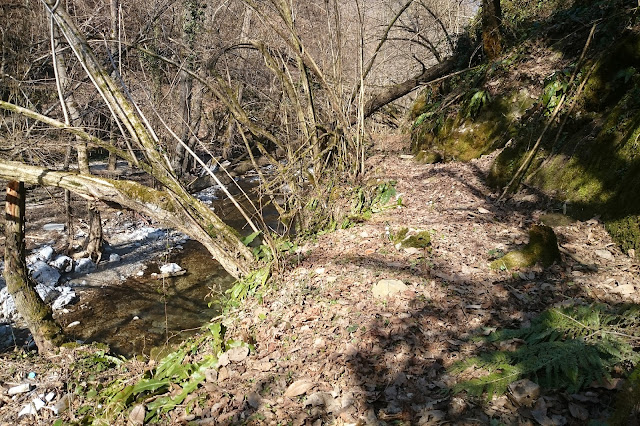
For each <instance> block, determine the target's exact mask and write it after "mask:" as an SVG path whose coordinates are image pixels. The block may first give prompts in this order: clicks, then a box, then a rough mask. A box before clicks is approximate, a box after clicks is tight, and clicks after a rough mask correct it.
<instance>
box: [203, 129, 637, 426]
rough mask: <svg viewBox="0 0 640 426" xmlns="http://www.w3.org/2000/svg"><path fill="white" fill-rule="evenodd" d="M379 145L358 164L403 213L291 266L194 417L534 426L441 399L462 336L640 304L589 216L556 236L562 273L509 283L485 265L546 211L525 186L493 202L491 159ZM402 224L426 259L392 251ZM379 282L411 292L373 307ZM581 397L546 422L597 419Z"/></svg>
mask: <svg viewBox="0 0 640 426" xmlns="http://www.w3.org/2000/svg"><path fill="white" fill-rule="evenodd" d="M384 143H385V144H386V146H387V149H386V150H385V151H384V152H379V153H378V154H377V155H375V156H374V157H373V158H371V159H370V160H369V161H368V165H369V170H370V176H369V177H370V178H380V179H384V180H396V181H397V190H398V192H399V194H400V197H401V198H402V202H403V205H404V206H403V207H402V208H394V209H390V210H386V211H384V212H382V213H379V214H375V215H374V217H373V218H372V219H371V220H370V221H367V222H366V223H364V224H362V225H359V226H356V227H354V228H350V229H347V230H340V231H337V232H335V233H332V234H328V235H323V236H321V237H318V240H317V243H313V244H309V245H308V246H306V247H305V248H304V249H303V250H302V255H301V256H300V263H299V265H298V266H297V267H294V268H292V269H291V270H289V271H287V272H286V273H284V274H283V275H282V276H280V277H278V280H279V282H281V283H282V284H281V289H280V290H278V291H274V292H272V293H271V294H270V295H269V296H267V298H266V299H265V300H264V303H263V304H262V305H256V306H254V307H252V308H251V309H248V310H246V311H245V312H243V313H242V314H241V318H242V320H241V321H239V322H236V323H233V324H230V326H231V329H230V331H231V333H232V334H234V335H237V336H252V338H253V339H255V342H256V349H257V350H256V353H255V354H252V355H251V356H250V357H249V358H248V359H247V360H245V361H243V362H241V363H238V364H234V363H231V364H230V365H228V366H227V367H225V371H223V372H220V373H218V382H217V384H215V385H212V386H209V398H210V399H211V401H212V402H213V401H216V402H215V405H214V407H215V410H212V411H213V412H204V413H198V414H200V415H204V416H205V417H206V416H207V415H211V416H213V418H216V419H217V421H216V422H221V423H224V422H225V421H227V422H229V423H236V422H239V421H241V420H242V419H247V418H248V416H250V415H253V417H252V418H254V419H262V420H256V421H255V422H254V423H253V424H277V423H279V422H282V423H286V422H290V421H291V422H293V424H318V425H319V424H439V423H441V422H443V421H449V422H454V423H456V424H488V423H489V421H490V418H495V419H498V420H500V421H502V422H504V423H506V424H514V423H518V422H524V424H527V423H529V424H533V423H532V422H533V421H532V420H531V412H530V411H531V410H530V409H528V408H525V407H522V408H518V407H517V406H516V405H515V404H514V403H513V402H511V401H510V400H509V399H508V398H507V397H501V398H498V399H496V400H494V401H492V402H491V403H486V404H483V403H482V401H477V400H476V401H472V400H466V399H464V398H463V397H459V396H454V397H451V396H447V395H446V392H445V390H446V389H447V387H448V386H449V385H451V384H452V383H453V378H451V377H449V376H447V375H446V374H445V372H444V369H445V368H446V367H448V366H449V365H451V363H452V362H454V361H456V360H459V359H463V358H465V357H467V356H469V354H471V353H472V352H473V351H474V349H475V348H476V344H473V343H467V342H466V338H467V337H469V336H470V335H471V334H472V333H474V332H475V331H476V330H478V329H480V328H481V327H510V326H520V325H521V323H522V321H527V320H528V319H530V318H531V317H533V316H535V315H536V314H537V313H538V312H539V311H541V310H543V309H545V308H546V307H549V306H552V305H556V304H567V303H581V302H584V303H589V302H592V301H607V302H614V303H617V302H621V301H623V300H625V301H632V298H635V302H636V303H637V302H638V292H637V291H634V292H632V293H631V294H628V292H629V288H630V287H629V286H628V285H627V284H631V285H632V286H633V284H634V283H638V282H639V280H638V265H637V264H636V263H634V262H633V261H632V259H630V258H628V257H627V256H625V255H623V254H622V253H620V252H619V250H618V249H617V248H616V247H615V246H614V245H613V244H612V243H611V240H610V239H609V237H608V235H607V234H606V232H605V230H604V229H603V227H602V225H601V224H600V223H599V222H598V221H597V220H596V219H594V220H590V221H588V222H574V223H570V224H566V225H564V226H556V227H554V229H555V232H556V233H557V235H558V239H559V242H560V245H561V247H562V249H563V251H564V253H565V254H564V255H563V257H564V262H563V264H562V265H554V266H552V267H550V268H548V269H545V270H543V269H542V268H540V267H534V268H530V269H528V270H525V271H520V272H519V273H516V274H515V275H513V274H512V273H510V272H506V271H505V272H496V271H493V270H491V269H489V267H488V264H489V259H490V251H491V250H495V249H502V250H504V251H505V252H506V251H508V250H510V249H512V248H514V247H517V246H519V245H521V244H524V243H526V242H527V239H528V237H527V231H528V229H529V227H530V225H531V224H533V223H536V222H538V221H539V220H540V217H541V216H542V215H543V214H545V213H550V212H552V207H554V206H551V205H547V204H546V203H545V201H544V200H543V199H542V197H540V196H537V195H535V194H532V193H527V192H526V191H525V192H523V193H522V194H520V195H519V196H518V197H516V198H515V199H514V200H512V201H510V202H509V203H507V204H504V205H498V204H496V202H495V199H496V194H494V193H492V191H491V190H490V189H489V188H487V187H486V186H485V185H484V184H483V180H482V176H483V175H484V174H485V172H486V171H487V167H488V166H489V165H490V162H491V161H490V160H491V159H490V158H484V159H480V160H478V161H474V162H471V163H469V164H459V163H451V164H437V165H418V164H416V163H415V162H414V161H413V160H411V159H403V158H401V157H400V155H399V154H400V153H399V151H398V150H396V151H393V150H389V149H388V147H389V146H391V148H393V145H394V144H395V145H396V146H402V142H401V141H400V142H399V141H398V140H391V141H385V142H384ZM557 207H558V206H556V208H557ZM403 227H409V228H416V229H420V230H428V231H430V233H431V235H432V249H431V252H430V253H407V252H406V251H404V250H400V251H399V250H396V248H395V247H394V244H393V243H392V242H391V241H389V238H388V236H387V230H389V231H390V232H391V233H393V232H396V231H397V230H399V229H400V228H403ZM596 252H598V253H600V254H599V255H598V254H596ZM605 252H606V253H609V254H610V256H609V255H607V254H606V253H605ZM602 256H604V257H602ZM596 269H597V271H596ZM382 279H397V280H401V281H402V282H403V283H404V284H406V285H407V289H406V291H404V292H402V293H400V294H399V295H397V296H394V297H391V298H388V299H377V298H375V297H374V296H373V294H372V286H373V285H374V284H375V283H377V282H378V281H380V280H382ZM225 376H227V377H228V378H226V377H225ZM292 383H293V384H294V390H295V389H297V390H298V392H300V391H302V390H305V392H304V395H301V396H294V397H287V396H284V395H285V392H286V391H287V389H289V390H290V392H289V393H290V394H291V393H293V394H296V393H298V392H293V391H291V389H292V388H291V387H290V386H292ZM307 387H309V389H306V388H307ZM303 396H304V397H303ZM582 396H583V397H584V398H582V399H581V398H579V397H576V398H577V399H574V400H572V399H571V398H568V397H567V398H564V399H563V398H561V397H559V395H558V394H553V395H552V394H549V395H545V401H546V406H547V410H548V411H547V413H546V414H547V415H548V416H549V417H550V418H551V417H552V416H556V417H557V416H559V417H557V418H556V420H558V422H562V419H564V421H566V422H568V423H569V424H583V422H584V419H581V418H576V417H573V416H572V415H571V413H570V412H569V411H568V409H567V404H568V402H569V401H572V403H575V404H577V405H579V406H580V407H582V408H584V409H586V410H588V418H589V419H598V418H602V417H603V416H604V415H606V410H607V409H609V408H610V407H607V403H608V402H609V399H610V398H611V396H612V395H611V394H609V393H606V392H604V391H603V390H601V389H590V390H589V391H587V392H585V393H584V394H583V395H582ZM580 399H581V401H580ZM589 401H590V402H589ZM593 401H599V402H600V403H599V404H593V403H592V402H593ZM576 413H580V414H578V415H579V416H581V417H583V416H584V411H576ZM397 421H401V422H404V423H394V422H397Z"/></svg>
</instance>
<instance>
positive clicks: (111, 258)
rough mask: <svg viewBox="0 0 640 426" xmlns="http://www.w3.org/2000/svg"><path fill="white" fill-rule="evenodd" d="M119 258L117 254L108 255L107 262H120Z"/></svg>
mask: <svg viewBox="0 0 640 426" xmlns="http://www.w3.org/2000/svg"><path fill="white" fill-rule="evenodd" d="M120 260H121V257H120V255H119V254H118V253H111V254H110V255H109V262H120Z"/></svg>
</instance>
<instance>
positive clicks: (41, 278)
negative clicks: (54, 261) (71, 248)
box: [29, 260, 60, 299]
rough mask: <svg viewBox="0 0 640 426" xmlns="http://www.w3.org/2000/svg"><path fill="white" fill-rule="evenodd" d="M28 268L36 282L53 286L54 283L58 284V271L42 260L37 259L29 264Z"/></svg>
mask: <svg viewBox="0 0 640 426" xmlns="http://www.w3.org/2000/svg"><path fill="white" fill-rule="evenodd" d="M29 270H30V271H31V277H32V278H33V279H34V280H35V282H36V283H38V284H41V285H43V286H45V287H55V286H56V285H58V281H59V280H60V272H59V271H58V270H57V269H56V268H54V267H52V266H49V265H48V264H47V263H45V262H44V261H42V260H38V261H37V262H35V263H34V264H32V265H31V266H29ZM40 296H42V295H40ZM43 299H44V297H43Z"/></svg>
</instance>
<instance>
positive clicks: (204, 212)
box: [0, 160, 255, 278]
mask: <svg viewBox="0 0 640 426" xmlns="http://www.w3.org/2000/svg"><path fill="white" fill-rule="evenodd" d="M0 179H6V180H20V181H24V182H27V183H31V184H37V185H44V186H56V187H59V188H63V189H69V190H70V191H72V192H74V193H76V194H78V195H80V196H82V197H84V198H86V199H89V200H101V201H104V202H106V203H111V204H116V205H118V206H124V207H126V208H129V209H131V210H134V211H137V212H140V213H144V214H145V215H147V216H149V217H151V218H153V219H155V220H157V221H158V222H160V223H162V224H163V225H164V226H167V227H169V228H173V229H176V230H178V231H180V232H182V233H184V234H187V235H188V236H189V237H191V238H193V239H194V240H197V241H199V242H200V243H202V245H203V246H205V248H206V249H207V250H208V251H209V252H210V253H211V255H212V256H213V257H214V258H215V259H216V260H217V261H218V262H220V265H221V266H222V267H223V268H224V269H225V270H226V271H227V272H229V274H231V275H232V276H234V277H235V278H240V277H242V276H244V275H247V274H248V273H249V272H250V271H251V269H252V268H253V267H254V266H255V258H254V257H253V254H252V253H251V250H249V249H248V248H247V247H246V246H245V245H244V244H243V243H242V241H240V239H239V238H238V235H237V233H236V232H235V230H233V229H232V228H230V227H228V226H227V225H226V224H225V223H224V222H222V220H220V218H219V217H218V216H217V215H216V214H215V213H214V212H213V211H211V210H210V209H209V208H208V207H207V206H205V205H204V204H202V203H201V202H200V201H199V200H197V199H195V198H193V197H191V196H190V195H189V194H188V193H187V194H186V195H185V196H184V197H180V196H178V195H177V194H175V193H173V192H169V191H166V190H165V191H158V190H155V189H152V188H149V187H146V186H144V185H141V184H139V183H137V182H133V181H128V180H112V179H105V178H99V177H96V176H90V175H83V174H79V173H76V172H62V171H55V170H47V169H45V168H42V167H38V166H29V165H27V164H24V163H20V162H14V161H6V160H0Z"/></svg>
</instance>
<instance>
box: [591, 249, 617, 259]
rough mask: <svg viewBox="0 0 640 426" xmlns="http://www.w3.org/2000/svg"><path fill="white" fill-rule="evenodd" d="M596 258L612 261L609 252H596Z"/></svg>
mask: <svg viewBox="0 0 640 426" xmlns="http://www.w3.org/2000/svg"><path fill="white" fill-rule="evenodd" d="M595 253H596V256H598V257H601V258H603V259H605V260H613V255H612V254H611V252H610V251H609V250H596V251H595Z"/></svg>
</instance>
